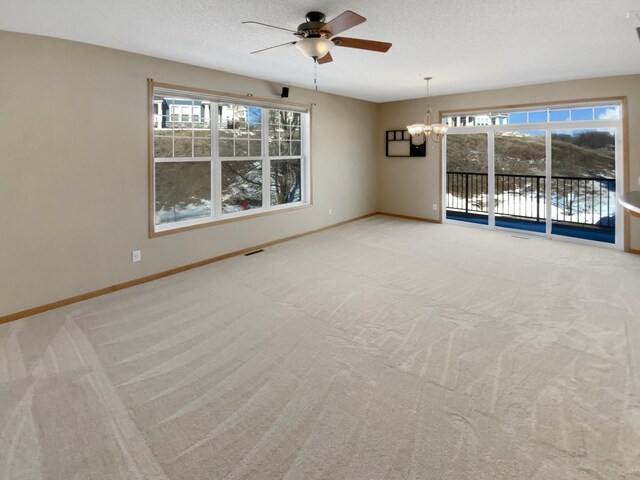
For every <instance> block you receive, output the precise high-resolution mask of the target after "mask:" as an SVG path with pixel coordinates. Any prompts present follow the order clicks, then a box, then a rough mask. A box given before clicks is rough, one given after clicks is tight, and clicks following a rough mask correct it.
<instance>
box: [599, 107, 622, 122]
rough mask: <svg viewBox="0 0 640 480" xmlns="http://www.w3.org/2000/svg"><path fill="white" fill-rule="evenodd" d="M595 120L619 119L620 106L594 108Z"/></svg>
mask: <svg viewBox="0 0 640 480" xmlns="http://www.w3.org/2000/svg"><path fill="white" fill-rule="evenodd" d="M595 114H596V118H595V119H596V120H620V107H602V108H596V112H595Z"/></svg>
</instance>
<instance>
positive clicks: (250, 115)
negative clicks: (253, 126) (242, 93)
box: [247, 107, 262, 124]
mask: <svg viewBox="0 0 640 480" xmlns="http://www.w3.org/2000/svg"><path fill="white" fill-rule="evenodd" d="M247 121H248V122H251V123H257V124H260V123H262V109H260V108H259V107H249V108H247Z"/></svg>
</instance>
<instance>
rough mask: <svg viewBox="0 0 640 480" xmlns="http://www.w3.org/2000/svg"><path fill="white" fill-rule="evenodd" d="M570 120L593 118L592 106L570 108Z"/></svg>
mask: <svg viewBox="0 0 640 480" xmlns="http://www.w3.org/2000/svg"><path fill="white" fill-rule="evenodd" d="M571 120H574V121H575V120H593V108H573V109H571Z"/></svg>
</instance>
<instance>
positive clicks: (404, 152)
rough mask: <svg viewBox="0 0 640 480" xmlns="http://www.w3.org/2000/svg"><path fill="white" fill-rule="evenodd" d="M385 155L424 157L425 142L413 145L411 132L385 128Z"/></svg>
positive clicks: (425, 153) (425, 150)
mask: <svg viewBox="0 0 640 480" xmlns="http://www.w3.org/2000/svg"><path fill="white" fill-rule="evenodd" d="M386 155H387V157H426V156H427V142H426V141H425V142H423V143H422V144H420V145H414V144H413V143H412V142H411V134H410V133H409V132H408V131H407V130H406V129H403V130H387V132H386Z"/></svg>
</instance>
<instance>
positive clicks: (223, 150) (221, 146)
mask: <svg viewBox="0 0 640 480" xmlns="http://www.w3.org/2000/svg"><path fill="white" fill-rule="evenodd" d="M218 150H219V155H220V156H221V157H233V140H229V139H223V138H221V139H220V140H219V141H218Z"/></svg>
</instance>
